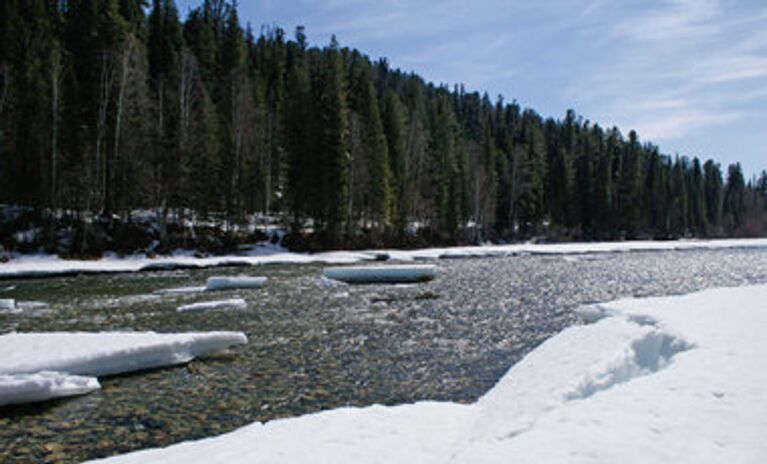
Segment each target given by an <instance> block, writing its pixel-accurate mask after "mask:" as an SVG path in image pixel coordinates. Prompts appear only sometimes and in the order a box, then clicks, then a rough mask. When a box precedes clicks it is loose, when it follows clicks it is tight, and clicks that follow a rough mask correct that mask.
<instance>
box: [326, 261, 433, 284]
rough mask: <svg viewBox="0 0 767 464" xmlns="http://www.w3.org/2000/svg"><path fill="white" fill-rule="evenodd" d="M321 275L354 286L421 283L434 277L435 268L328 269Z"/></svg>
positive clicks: (360, 267)
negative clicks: (362, 284) (363, 284)
mask: <svg viewBox="0 0 767 464" xmlns="http://www.w3.org/2000/svg"><path fill="white" fill-rule="evenodd" d="M323 274H324V276H325V277H326V278H328V279H331V280H339V281H341V282H346V283H354V284H360V283H405V282H423V281H427V280H432V279H434V277H436V275H437V267H436V266H433V265H429V264H425V265H407V266H347V267H329V268H325V271H324V272H323Z"/></svg>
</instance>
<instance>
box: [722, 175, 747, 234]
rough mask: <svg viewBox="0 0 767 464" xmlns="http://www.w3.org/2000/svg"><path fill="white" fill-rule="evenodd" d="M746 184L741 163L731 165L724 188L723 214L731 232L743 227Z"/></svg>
mask: <svg viewBox="0 0 767 464" xmlns="http://www.w3.org/2000/svg"><path fill="white" fill-rule="evenodd" d="M745 196H746V182H745V180H744V178H743V170H742V169H741V167H740V163H736V164H731V165H730V166H729V167H728V168H727V183H726V184H725V188H724V209H723V213H724V216H725V220H726V223H727V226H728V228H729V229H730V231H731V232H734V231H735V230H737V229H738V228H739V227H740V226H742V225H743V219H744V217H745V211H746V204H745Z"/></svg>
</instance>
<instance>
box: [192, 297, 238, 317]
mask: <svg viewBox="0 0 767 464" xmlns="http://www.w3.org/2000/svg"><path fill="white" fill-rule="evenodd" d="M247 307H248V303H246V302H245V300H243V299H242V298H233V299H230V300H219V301H201V302H199V303H190V304H186V305H182V306H179V307H178V309H177V311H178V312H180V313H185V312H202V311H222V310H240V309H247Z"/></svg>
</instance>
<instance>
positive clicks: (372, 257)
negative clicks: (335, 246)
mask: <svg viewBox="0 0 767 464" xmlns="http://www.w3.org/2000/svg"><path fill="white" fill-rule="evenodd" d="M764 247H767V239H727V240H679V241H667V242H660V241H632V242H604V243H565V244H514V245H485V246H471V247H452V248H427V249H421V250H369V251H333V252H326V253H317V254H303V253H291V252H288V251H286V250H285V249H284V248H281V247H278V246H268V247H265V248H263V249H260V250H256V251H257V252H248V253H246V255H245V256H217V257H206V258H196V257H194V256H193V255H191V254H180V255H179V256H164V257H159V258H155V259H150V258H147V257H146V256H143V255H141V256H131V257H126V258H120V257H116V256H111V255H108V256H105V257H103V258H102V259H100V260H96V261H89V260H63V259H60V258H58V257H55V256H49V255H31V256H29V255H24V256H16V257H15V259H12V260H11V261H10V262H8V263H3V264H0V278H6V279H7V278H14V277H41V276H55V275H70V274H88V273H114V272H140V271H153V270H154V271H158V270H170V269H200V268H209V267H221V266H234V265H237V266H255V265H265V264H310V263H319V264H328V265H339V264H354V263H360V262H366V261H376V260H380V259H381V258H382V257H384V256H388V257H389V258H390V259H392V260H397V261H415V260H434V259H447V258H469V257H503V256H514V255H522V254H552V255H581V254H588V253H616V252H635V251H670V250H689V249H725V248H764Z"/></svg>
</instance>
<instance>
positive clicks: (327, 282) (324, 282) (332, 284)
mask: <svg viewBox="0 0 767 464" xmlns="http://www.w3.org/2000/svg"><path fill="white" fill-rule="evenodd" d="M317 286H318V287H319V288H343V287H348V286H349V284H347V283H346V282H341V281H340V280H333V279H328V278H327V277H325V276H322V277H320V278H319V279H317Z"/></svg>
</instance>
